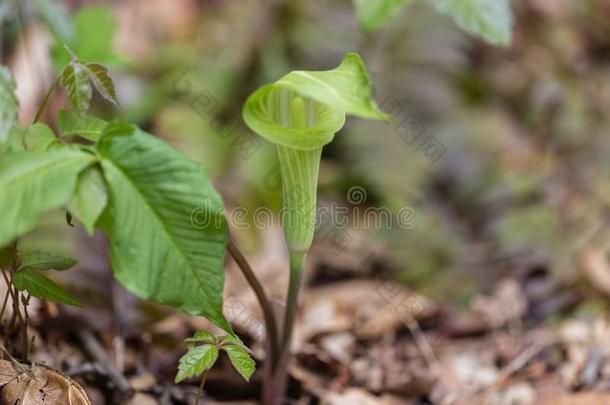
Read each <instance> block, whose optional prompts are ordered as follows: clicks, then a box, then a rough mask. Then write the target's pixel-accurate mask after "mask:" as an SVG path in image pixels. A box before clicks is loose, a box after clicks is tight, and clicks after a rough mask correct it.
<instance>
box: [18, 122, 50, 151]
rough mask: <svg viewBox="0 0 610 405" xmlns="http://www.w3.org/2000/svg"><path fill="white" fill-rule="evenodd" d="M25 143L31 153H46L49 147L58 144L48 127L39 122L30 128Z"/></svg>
mask: <svg viewBox="0 0 610 405" xmlns="http://www.w3.org/2000/svg"><path fill="white" fill-rule="evenodd" d="M23 143H24V144H25V148H26V149H27V150H29V151H45V150H47V149H48V148H49V146H51V145H53V144H54V143H57V140H56V138H55V134H54V133H53V130H52V129H51V128H49V126H48V125H46V124H43V123H40V122H37V123H36V124H34V125H32V126H31V127H29V128H28V130H27V131H26V133H25V137H24V140H23Z"/></svg>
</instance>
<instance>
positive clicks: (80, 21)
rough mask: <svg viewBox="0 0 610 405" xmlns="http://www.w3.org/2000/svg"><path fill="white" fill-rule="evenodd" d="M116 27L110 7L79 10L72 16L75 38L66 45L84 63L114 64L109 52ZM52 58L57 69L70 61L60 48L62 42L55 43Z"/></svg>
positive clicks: (114, 60) (111, 54)
mask: <svg viewBox="0 0 610 405" xmlns="http://www.w3.org/2000/svg"><path fill="white" fill-rule="evenodd" d="M41 1H47V0H41ZM116 28H117V24H116V19H115V18H114V16H113V14H112V10H111V9H110V8H109V7H107V6H87V7H82V8H80V9H79V11H78V12H77V14H76V15H75V16H74V32H75V35H74V38H73V40H72V41H67V42H66V44H67V45H68V46H69V47H70V49H72V50H73V51H74V53H76V54H77V55H78V56H79V58H82V59H83V60H86V61H96V62H99V63H104V64H110V63H114V62H116V61H117V57H116V56H115V54H114V53H113V52H112V43H113V41H114V36H115V33H116ZM52 57H53V61H54V62H55V66H57V67H58V68H61V67H63V66H66V65H67V64H69V63H70V60H71V57H70V55H69V54H68V53H67V52H66V51H65V49H64V48H63V43H57V44H55V46H54V47H53V49H52Z"/></svg>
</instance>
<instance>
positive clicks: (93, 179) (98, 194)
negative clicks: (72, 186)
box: [68, 166, 108, 235]
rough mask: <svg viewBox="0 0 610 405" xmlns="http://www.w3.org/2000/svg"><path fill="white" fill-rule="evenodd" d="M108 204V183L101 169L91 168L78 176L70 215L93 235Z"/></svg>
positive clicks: (70, 205) (69, 204)
mask: <svg viewBox="0 0 610 405" xmlns="http://www.w3.org/2000/svg"><path fill="white" fill-rule="evenodd" d="M107 203H108V191H107V190H106V182H105V181H104V177H103V176H102V172H101V170H100V168H99V167H97V166H94V167H89V168H87V169H85V170H84V171H83V172H82V173H81V174H80V175H79V176H78V183H77V185H76V191H75V193H74V195H73V196H72V199H71V200H70V202H69V203H68V209H69V210H70V213H71V214H72V215H74V216H75V217H76V218H78V220H79V221H80V222H81V223H82V224H83V225H84V227H85V229H86V230H87V233H88V234H89V235H93V232H94V230H95V224H96V223H97V220H98V219H99V217H100V216H101V215H102V212H103V211H104V208H106V204H107Z"/></svg>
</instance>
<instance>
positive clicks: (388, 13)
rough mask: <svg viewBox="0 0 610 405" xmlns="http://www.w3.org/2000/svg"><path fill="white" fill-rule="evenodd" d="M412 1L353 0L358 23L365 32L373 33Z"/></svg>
mask: <svg viewBox="0 0 610 405" xmlns="http://www.w3.org/2000/svg"><path fill="white" fill-rule="evenodd" d="M412 1H413V0H354V6H355V7H356V14H357V15H358V21H359V22H360V25H361V26H362V28H363V29H364V30H365V31H373V30H376V29H378V28H379V27H381V26H382V25H383V24H384V23H385V22H386V21H388V20H389V19H390V18H392V17H393V16H394V15H396V14H397V13H398V12H399V11H400V10H401V9H402V8H403V7H405V6H406V5H408V4H409V3H411V2H412Z"/></svg>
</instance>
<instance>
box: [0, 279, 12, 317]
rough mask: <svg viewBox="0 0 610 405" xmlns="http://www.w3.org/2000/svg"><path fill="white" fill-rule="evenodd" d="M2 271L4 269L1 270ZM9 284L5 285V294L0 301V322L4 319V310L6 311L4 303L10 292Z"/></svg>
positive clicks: (6, 301)
mask: <svg viewBox="0 0 610 405" xmlns="http://www.w3.org/2000/svg"><path fill="white" fill-rule="evenodd" d="M2 271H4V270H2ZM10 288H11V286H10V285H7V286H6V294H4V300H3V301H2V310H0V322H2V320H3V319H4V312H5V311H6V304H7V303H8V296H9V294H10Z"/></svg>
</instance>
